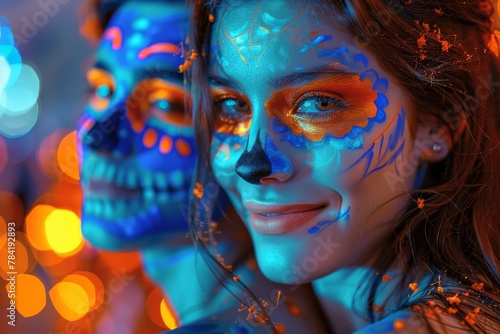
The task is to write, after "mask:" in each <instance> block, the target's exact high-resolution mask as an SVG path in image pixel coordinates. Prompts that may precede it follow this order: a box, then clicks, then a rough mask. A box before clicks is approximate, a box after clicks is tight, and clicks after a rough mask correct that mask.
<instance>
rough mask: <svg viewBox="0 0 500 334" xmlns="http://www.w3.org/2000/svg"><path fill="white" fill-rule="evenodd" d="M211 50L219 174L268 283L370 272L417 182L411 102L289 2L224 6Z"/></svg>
mask: <svg viewBox="0 0 500 334" xmlns="http://www.w3.org/2000/svg"><path fill="white" fill-rule="evenodd" d="M323 15H324V14H323ZM210 50H211V54H210V73H209V75H210V82H211V87H212V95H213V98H214V101H215V104H216V131H215V134H214V138H213V141H212V146H211V147H212V148H211V154H212V157H211V159H212V166H213V170H214V173H215V176H216V178H217V180H218V182H219V183H220V184H221V185H222V187H223V188H224V189H225V190H226V191H227V192H228V193H229V194H230V197H231V200H232V201H233V204H234V205H235V207H236V208H237V210H238V212H239V214H240V215H241V217H242V218H243V220H244V222H245V224H246V225H247V228H248V230H249V231H250V234H251V236H252V240H253V243H254V246H255V251H256V255H257V259H258V263H259V266H260V268H261V269H262V271H263V272H264V274H265V275H266V276H267V277H268V278H270V279H272V280H274V281H278V282H284V283H299V282H307V281H311V280H313V279H315V278H318V277H321V276H323V275H326V274H328V273H331V272H332V271H334V270H336V269H338V268H340V267H344V266H349V265H370V262H371V260H372V257H373V256H374V255H375V254H376V253H377V252H378V251H380V250H383V247H384V242H385V240H386V239H387V238H389V237H390V235H391V231H392V229H393V227H394V221H395V218H397V217H399V216H400V215H401V214H402V212H403V210H404V209H405V207H406V205H407V204H408V198H409V197H408V196H407V195H406V192H407V190H409V189H412V188H413V187H414V183H415V180H416V175H415V174H416V173H415V170H416V167H417V165H418V158H416V154H415V152H416V149H417V146H416V140H415V139H414V137H413V136H412V135H411V134H410V129H409V124H408V113H409V111H410V109H411V105H410V103H409V99H408V97H407V95H406V94H405V93H404V92H403V90H402V89H401V87H400V86H399V85H398V84H397V83H396V82H395V80H394V79H393V78H392V77H391V76H390V75H389V73H387V72H386V71H384V70H383V69H382V67H381V66H380V64H379V63H378V61H377V59H376V58H375V57H374V55H373V54H371V53H370V52H369V51H368V50H360V49H358V48H356V46H355V42H354V38H353V37H352V36H350V35H349V34H348V33H346V32H345V31H343V30H341V29H340V28H339V26H338V22H335V21H334V19H333V18H332V17H324V16H322V14H321V13H316V12H315V11H314V10H312V9H308V8H298V7H297V6H295V5H292V4H291V2H289V1H259V2H252V4H245V5H244V6H238V7H236V6H234V7H231V6H229V7H222V8H221V9H220V11H219V13H218V14H217V17H216V18H215V22H214V27H213V32H212V40H211V45H210Z"/></svg>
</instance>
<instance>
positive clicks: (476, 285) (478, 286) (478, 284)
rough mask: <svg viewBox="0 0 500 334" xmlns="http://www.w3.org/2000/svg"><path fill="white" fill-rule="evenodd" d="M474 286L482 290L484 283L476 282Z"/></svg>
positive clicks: (475, 288)
mask: <svg viewBox="0 0 500 334" xmlns="http://www.w3.org/2000/svg"><path fill="white" fill-rule="evenodd" d="M472 288H473V289H474V290H476V291H482V290H483V289H484V283H474V284H472Z"/></svg>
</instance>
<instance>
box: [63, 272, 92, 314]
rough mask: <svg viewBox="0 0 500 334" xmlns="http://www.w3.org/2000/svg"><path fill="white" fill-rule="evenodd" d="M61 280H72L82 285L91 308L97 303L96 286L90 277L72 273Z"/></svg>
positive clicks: (71, 281)
mask: <svg viewBox="0 0 500 334" xmlns="http://www.w3.org/2000/svg"><path fill="white" fill-rule="evenodd" d="M61 282H70V283H75V284H78V285H80V286H81V287H82V288H83V290H85V293H86V294H87V298H88V301H89V310H90V309H91V308H92V307H93V306H94V305H95V300H96V298H95V297H96V288H95V286H94V284H93V283H92V281H91V280H90V279H88V278H87V277H85V276H83V275H77V274H70V275H68V276H66V277H64V278H63V280H62V281H61Z"/></svg>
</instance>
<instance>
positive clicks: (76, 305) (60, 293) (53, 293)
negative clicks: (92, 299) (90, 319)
mask: <svg viewBox="0 0 500 334" xmlns="http://www.w3.org/2000/svg"><path fill="white" fill-rule="evenodd" d="M49 296H50V300H51V301H52V304H53V305H54V307H55V309H56V310H57V312H58V313H59V314H60V315H61V316H62V317H63V318H64V319H66V320H69V321H75V320H78V319H80V318H82V317H83V316H84V315H85V314H87V312H88V311H89V309H90V304H89V297H88V295H87V292H86V291H85V289H84V288H83V287H82V286H81V285H80V284H78V283H74V282H64V281H63V282H59V283H57V284H56V285H54V287H53V288H52V289H50V291H49Z"/></svg>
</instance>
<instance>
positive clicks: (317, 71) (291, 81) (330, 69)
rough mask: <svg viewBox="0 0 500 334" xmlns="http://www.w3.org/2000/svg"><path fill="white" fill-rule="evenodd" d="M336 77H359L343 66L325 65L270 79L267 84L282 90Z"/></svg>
mask: <svg viewBox="0 0 500 334" xmlns="http://www.w3.org/2000/svg"><path fill="white" fill-rule="evenodd" d="M332 75H338V76H339V77H340V76H343V77H345V76H347V77H349V76H355V75H359V74H358V73H356V72H353V71H351V70H348V69H347V68H345V67H344V66H339V65H330V64H329V65H326V66H318V67H312V68H308V69H301V70H298V71H296V72H294V73H291V74H288V75H285V76H282V77H278V78H276V79H270V80H269V83H270V84H271V86H272V87H273V88H274V89H283V88H285V87H290V86H296V85H301V84H305V83H307V82H310V81H312V80H316V79H319V78H322V77H325V76H332Z"/></svg>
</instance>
